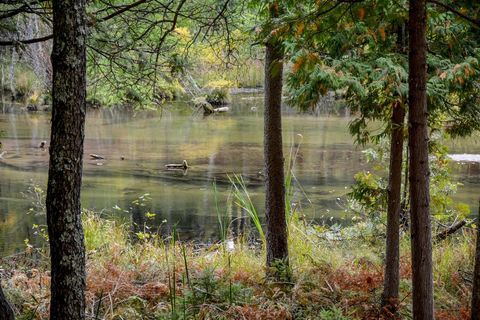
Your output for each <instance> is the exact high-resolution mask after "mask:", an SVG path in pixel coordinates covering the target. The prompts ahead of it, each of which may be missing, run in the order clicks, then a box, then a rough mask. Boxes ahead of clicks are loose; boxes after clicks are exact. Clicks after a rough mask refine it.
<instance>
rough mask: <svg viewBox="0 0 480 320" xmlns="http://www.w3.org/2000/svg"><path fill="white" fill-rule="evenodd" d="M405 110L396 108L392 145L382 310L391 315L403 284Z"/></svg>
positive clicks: (398, 105) (399, 105)
mask: <svg viewBox="0 0 480 320" xmlns="http://www.w3.org/2000/svg"><path fill="white" fill-rule="evenodd" d="M404 121H405V109H404V106H402V105H401V104H400V103H396V104H394V106H393V112H392V120H391V125H392V133H391V142H390V175H389V182H388V212H387V243H386V256H385V280H384V286H383V297H382V306H383V307H384V308H386V311H387V312H386V313H387V314H389V315H390V314H394V313H395V312H396V309H397V305H398V288H399V283H400V271H399V270H400V210H401V189H402V163H403V139H404V134H403V129H404V128H403V126H404Z"/></svg>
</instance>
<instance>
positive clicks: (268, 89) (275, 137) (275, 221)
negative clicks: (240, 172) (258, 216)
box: [264, 40, 288, 279]
mask: <svg viewBox="0 0 480 320" xmlns="http://www.w3.org/2000/svg"><path fill="white" fill-rule="evenodd" d="M282 59H283V49H282V47H281V45H280V44H279V43H277V42H276V41H275V40H271V41H270V42H269V43H267V45H266V53H265V124H264V139H265V140H264V148H265V149H264V153H265V187H266V190H265V192H266V195H265V197H266V199H265V216H266V222H267V229H266V241H267V267H268V270H270V272H269V276H273V277H274V278H277V279H278V278H280V277H281V276H285V275H286V276H288V243H287V241H288V236H287V222H286V217H285V179H284V168H283V164H284V159H283V149H282V114H281V104H282V71H283V62H282ZM272 267H274V268H272ZM279 268H281V269H283V270H280V269H279Z"/></svg>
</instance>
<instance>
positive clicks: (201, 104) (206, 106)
mask: <svg viewBox="0 0 480 320" xmlns="http://www.w3.org/2000/svg"><path fill="white" fill-rule="evenodd" d="M193 104H194V106H195V108H197V109H203V114H205V115H208V114H212V113H213V112H214V108H213V106H212V105H211V104H210V102H208V101H207V100H206V99H205V98H204V97H199V98H195V99H194V100H193Z"/></svg>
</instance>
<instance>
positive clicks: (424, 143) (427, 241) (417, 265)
mask: <svg viewBox="0 0 480 320" xmlns="http://www.w3.org/2000/svg"><path fill="white" fill-rule="evenodd" d="M426 23H427V22H426V5H425V0H410V9H409V24H408V28H409V79H408V87H409V89H408V99H409V115H408V124H409V132H408V133H409V134H408V146H409V151H410V175H409V180H410V181H409V182H410V215H411V238H412V241H411V250H412V285H413V297H412V300H413V319H419V320H420V319H421V320H427V319H428V320H431V319H434V314H433V275H432V231H431V221H430V195H429V184H430V181H429V180H430V171H429V165H428V123H427V117H428V111H427V90H426V89H427V62H426V56H427V41H426V36H425V29H426Z"/></svg>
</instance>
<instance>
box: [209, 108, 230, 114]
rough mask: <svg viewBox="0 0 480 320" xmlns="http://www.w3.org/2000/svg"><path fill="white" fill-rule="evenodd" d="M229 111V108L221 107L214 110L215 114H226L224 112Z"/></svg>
mask: <svg viewBox="0 0 480 320" xmlns="http://www.w3.org/2000/svg"><path fill="white" fill-rule="evenodd" d="M229 110H230V108H229V107H220V108H215V109H213V112H214V113H224V112H228V111H229Z"/></svg>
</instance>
